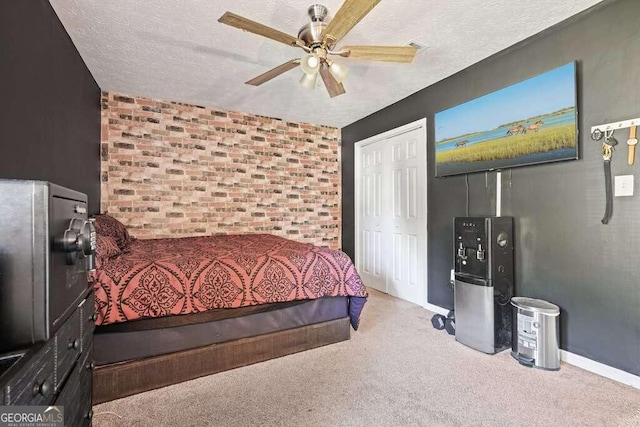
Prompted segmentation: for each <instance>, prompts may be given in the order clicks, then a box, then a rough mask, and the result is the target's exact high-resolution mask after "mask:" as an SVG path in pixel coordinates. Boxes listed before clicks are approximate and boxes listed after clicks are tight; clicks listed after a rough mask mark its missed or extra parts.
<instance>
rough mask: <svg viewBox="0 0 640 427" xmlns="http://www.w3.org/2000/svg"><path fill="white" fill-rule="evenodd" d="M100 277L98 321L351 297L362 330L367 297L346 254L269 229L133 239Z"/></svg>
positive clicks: (353, 317)
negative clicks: (219, 234)
mask: <svg viewBox="0 0 640 427" xmlns="http://www.w3.org/2000/svg"><path fill="white" fill-rule="evenodd" d="M95 278H96V281H95V282H94V287H95V290H96V307H97V310H98V319H97V321H96V324H98V325H106V324H110V323H117V322H125V321H129V320H135V319H142V318H150V317H161V316H168V315H177V314H189V313H197V312H201V311H205V310H210V309H215V308H237V307H244V306H250V305H257V304H264V303H272V302H281V301H293V300H305V299H313V298H321V297H326V296H349V297H351V298H350V304H349V313H350V316H351V324H352V326H353V327H354V329H357V327H358V320H359V316H360V311H361V310H362V307H363V305H364V303H365V301H366V297H367V290H366V288H365V286H364V284H363V283H362V280H361V279H360V276H359V275H358V273H357V272H356V269H355V266H354V265H353V263H352V261H351V259H350V258H349V257H348V256H347V255H346V254H345V253H344V252H341V251H337V250H332V249H329V248H326V247H318V246H313V245H310V244H304V243H299V242H295V241H292V240H287V239H284V238H282V237H277V236H273V235H269V234H247V235H221V236H207V237H185V238H178V239H152V240H133V241H132V242H131V244H130V245H129V247H128V249H127V251H126V252H125V253H123V254H120V255H118V256H116V257H115V258H111V259H109V260H107V261H106V262H103V263H102V265H100V266H99V268H98V270H97V272H96V276H95Z"/></svg>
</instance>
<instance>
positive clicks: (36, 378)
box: [4, 340, 55, 405]
mask: <svg viewBox="0 0 640 427" xmlns="http://www.w3.org/2000/svg"><path fill="white" fill-rule="evenodd" d="M34 353H35V354H34V355H33V357H29V358H28V359H27V360H26V363H25V364H24V366H22V367H20V368H19V370H18V371H17V372H16V373H15V374H13V375H12V376H11V379H10V380H9V381H8V382H7V384H6V386H5V388H4V392H5V401H6V404H8V405H48V404H50V403H51V401H52V400H53V397H54V372H55V359H54V356H55V348H54V343H53V340H50V341H48V342H47V343H45V344H44V345H43V346H42V348H41V349H39V350H37V353H36V352H35V351H34Z"/></svg>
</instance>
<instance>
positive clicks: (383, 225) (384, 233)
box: [358, 129, 426, 305]
mask: <svg viewBox="0 0 640 427" xmlns="http://www.w3.org/2000/svg"><path fill="white" fill-rule="evenodd" d="M421 132H423V131H422V129H415V130H412V131H409V132H406V133H402V134H400V135H397V136H393V137H391V138H388V139H384V140H380V141H377V142H374V143H371V144H368V145H365V146H363V147H362V149H361V151H360V154H361V156H362V157H361V159H360V165H361V167H360V170H361V173H360V195H359V196H360V197H359V200H360V206H359V210H358V212H359V213H358V215H359V229H360V230H359V236H358V237H359V239H360V245H359V246H360V254H359V258H360V259H359V261H360V262H359V265H360V274H361V275H362V278H363V280H364V282H365V284H366V285H367V286H371V287H373V288H376V289H378V290H380V291H383V292H387V293H389V294H391V295H394V296H397V297H399V298H402V299H405V300H408V301H411V302H414V303H416V304H420V305H423V304H424V302H425V298H424V297H425V284H426V280H425V275H426V274H425V273H426V268H425V263H426V200H425V197H426V191H425V187H426V152H425V151H426V147H425V144H424V143H423V142H421V140H420V135H421Z"/></svg>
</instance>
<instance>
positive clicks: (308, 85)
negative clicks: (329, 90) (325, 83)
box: [300, 73, 318, 90]
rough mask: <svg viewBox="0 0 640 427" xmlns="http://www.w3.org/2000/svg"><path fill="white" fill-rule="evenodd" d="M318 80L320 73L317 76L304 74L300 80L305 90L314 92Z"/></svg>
mask: <svg viewBox="0 0 640 427" xmlns="http://www.w3.org/2000/svg"><path fill="white" fill-rule="evenodd" d="M316 80H318V73H316V74H307V73H303V74H302V78H301V79H300V84H301V85H302V87H304V88H305V89H310V90H313V89H315V88H316Z"/></svg>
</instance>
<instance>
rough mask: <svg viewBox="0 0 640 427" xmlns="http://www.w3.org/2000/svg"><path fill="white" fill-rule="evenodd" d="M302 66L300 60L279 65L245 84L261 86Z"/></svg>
mask: <svg viewBox="0 0 640 427" xmlns="http://www.w3.org/2000/svg"><path fill="white" fill-rule="evenodd" d="M298 65H300V60H299V59H292V60H291V61H288V62H285V63H284V64H282V65H278V66H277V67H275V68H272V69H271V70H269V71H267V72H266V73H263V74H260V75H259V76H258V77H254V78H252V79H251V80H249V81H247V82H245V84H248V85H252V86H260V85H261V84H262V83H266V82H268V81H269V80H271V79H273V78H275V77H278V76H279V75H280V74H283V73H286V72H287V71H289V70H291V69H293V68H296V67H297V66H298Z"/></svg>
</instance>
